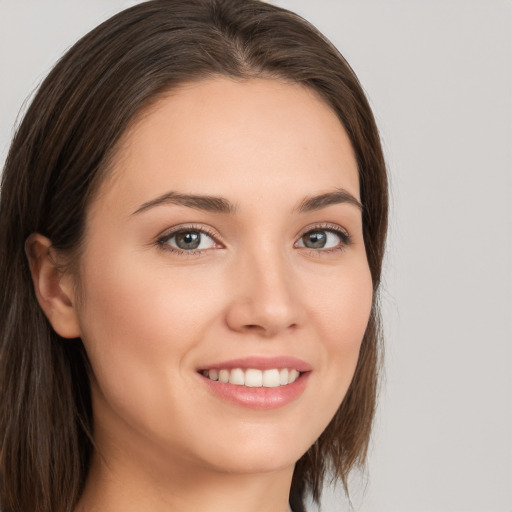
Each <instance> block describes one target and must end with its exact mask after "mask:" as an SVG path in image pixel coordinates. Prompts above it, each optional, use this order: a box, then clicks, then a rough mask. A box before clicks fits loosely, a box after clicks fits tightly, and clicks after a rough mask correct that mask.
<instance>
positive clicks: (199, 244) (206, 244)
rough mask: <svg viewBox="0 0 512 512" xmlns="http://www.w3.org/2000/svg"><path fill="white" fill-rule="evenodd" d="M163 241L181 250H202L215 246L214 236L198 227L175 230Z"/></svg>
mask: <svg viewBox="0 0 512 512" xmlns="http://www.w3.org/2000/svg"><path fill="white" fill-rule="evenodd" d="M163 242H164V243H166V244H168V245H170V246H171V247H174V248H175V249H179V250H180V251H196V250H197V251H201V250H204V249H211V248H213V247H215V241H214V240H213V238H212V237H211V236H209V235H207V234H206V233H204V232H203V231H199V230H197V229H186V230H182V231H178V232H175V233H173V234H172V235H171V236H169V237H167V238H166V239H165V240H164V241H163Z"/></svg>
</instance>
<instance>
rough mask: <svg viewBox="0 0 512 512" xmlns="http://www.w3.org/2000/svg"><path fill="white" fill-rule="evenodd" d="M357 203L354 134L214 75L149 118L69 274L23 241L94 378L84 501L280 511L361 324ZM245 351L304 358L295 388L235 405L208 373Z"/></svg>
mask: <svg viewBox="0 0 512 512" xmlns="http://www.w3.org/2000/svg"><path fill="white" fill-rule="evenodd" d="M191 196H193V197H192V198H191ZM204 196H208V199H207V200H206V201H205V200H204ZM212 196H213V197H214V198H215V199H214V200H212ZM315 197H316V198H321V199H316V200H315V199H312V198H315ZM359 200H360V197H359V182H358V173H357V165H356V162H355V159H354V155H353V151H352V148H351V145H350V142H349V139H348V137H347V134H346V133H345V130H344V129H343V127H342V125H341V124H340V122H339V121H338V119H337V117H336V115H335V114H334V113H333V111H332V110H331V109H330V108H329V107H328V106H327V105H326V104H325V103H324V102H323V101H322V100H321V99H319V98H318V97H317V96H316V95H315V94H314V93H313V92H311V91H309V90H307V89H305V88H303V87H301V86H299V85H293V84H287V83H283V82H280V81H277V80H263V79H253V80H249V81H233V80H228V79H225V78H216V79H210V80H207V81H202V82H199V83H196V84H189V85H186V86H183V87H180V88H179V89H177V90H174V91H172V93H170V94H169V95H168V96H167V97H165V98H163V99H161V100H159V102H158V103H157V104H156V105H154V106H153V107H152V109H151V111H149V112H146V113H145V115H143V116H140V117H139V119H138V120H137V121H136V123H135V124H134V126H132V128H131V129H130V130H129V131H128V132H127V133H126V134H125V135H124V137H123V141H122V145H121V146H120V151H119V153H118V155H117V157H116V161H115V162H114V168H113V171H112V173H111V175H109V177H108V178H107V179H106V180H105V181H104V182H103V183H102V184H101V186H100V190H99V193H98V194H97V196H96V198H95V199H94V200H93V202H92V204H91V205H90V208H89V211H88V217H87V226H86V238H85V240H86V243H85V247H84V251H83V254H82V256H81V261H80V270H79V273H78V275H72V274H71V273H68V274H65V275H64V276H58V274H57V272H56V271H55V268H54V267H53V264H52V261H53V259H51V258H48V255H49V253H50V252H51V248H50V242H49V240H47V239H45V238H44V237H42V236H40V235H34V236H33V237H32V238H31V240H30V242H29V245H28V252H29V254H31V257H32V273H33V277H34V282H35V284H36V292H37V294H38V297H39V301H40V303H41V305H42V307H43V309H44V310H45V312H46V314H47V316H48V318H49V319H50V321H51V323H52V325H53V327H54V328H55V330H56V331H57V332H59V334H61V335H62V336H64V337H69V338H71V337H77V336H80V337H81V338H82V340H83V342H84V344H85V347H86V349H87V352H88V355H89V358H90V361H91V365H92V368H93V372H94V375H92V376H91V387H92V396H93V410H94V428H95V442H96V446H97V451H96V453H95V455H94V460H93V465H92V468H91V471H90V475H89V478H88V481H87V485H86V489H85V493H84V495H83V496H82V499H81V501H80V503H79V504H78V507H77V508H76V512H96V511H97V512H100V511H101V512H118V511H120V510H122V511H123V512H140V511H154V512H163V511H166V512H168V511H180V512H192V511H193V512H197V511H199V510H201V511H209V512H221V511H222V512H225V511H237V512H286V511H287V510H288V493H289V489H290V483H291V478H292V474H293V468H294V464H295V462H296V461H297V460H298V459H299V458H300V456H301V455H302V454H303V453H304V452H305V451H306V450H307V449H308V448H309V447H310V446H311V444H312V443H313V442H314V441H315V440H316V439H317V437H318V436H319V435H320V434H321V432H322V431H323V430H324V429H325V427H326V426H327V424H328V423H329V421H330V419H331V418H332V416H333V415H334V413H335V412H336V410H337V408H338V407H339V405H340V403H341V401H342V400H343V397H344V396H345V393H346V391H347V388H348V386H349V384H350V381H351V379H352V377H353V373H354V369H355V366H356V363H357V358H358V355H359V348H360V344H361V340H362V338H363V334H364V331H365V328H366V325H367V322H368V317H369V313H370V308H371V301H372V283H371V276H370V271H369V268H368V263H367V259H366V252H365V247H364V242H363V235H362V219H361V210H360V207H359V206H358V201H359ZM52 256H53V258H56V259H58V258H59V255H58V254H53V255H52ZM78 282H80V288H81V293H82V295H81V300H80V301H78V300H77V298H78V297H77V294H76V290H77V287H76V285H77V283H78ZM248 357H252V358H257V360H258V361H260V360H262V361H266V360H270V361H274V360H275V361H278V360H281V359H283V358H292V357H293V358H295V359H297V360H300V361H302V362H303V363H304V365H305V367H307V370H306V371H304V369H303V371H301V372H300V377H299V378H298V379H299V380H298V381H297V382H300V383H302V384H301V385H302V387H300V386H299V385H298V384H297V383H292V384H291V386H292V388H288V389H295V388H296V389H297V390H298V391H296V392H295V394H290V395H289V396H288V395H286V396H285V394H279V393H280V391H272V389H274V388H269V391H268V393H267V391H265V392H262V393H261V394H260V395H261V396H263V395H264V399H262V400H261V401H260V402H258V404H259V405H258V407H256V406H251V405H247V404H245V405H244V403H241V402H243V401H244V400H246V398H247V397H249V398H250V399H252V397H254V396H256V395H257V392H256V393H255V392H254V391H253V390H252V391H251V390H248V388H247V387H245V390H244V387H238V388H237V389H236V390H235V392H234V395H233V396H234V397H235V398H234V399H231V398H229V399H226V397H225V396H223V395H222V394H219V393H218V392H217V391H216V390H217V389H221V388H222V389H226V387H229V386H235V385H236V384H229V383H227V384H224V387H222V386H220V384H219V382H213V384H212V379H210V378H209V377H207V376H205V370H208V369H209V368H213V367H214V366H215V367H220V368H221V367H222V365H223V364H224V365H226V364H227V363H226V361H231V360H233V359H238V358H248ZM279 358H281V359H279ZM283 360H284V359H283ZM279 364H280V363H279ZM290 364H291V363H290ZM275 365H276V366H278V363H277V362H276V363H275ZM283 365H284V366H286V365H288V363H283V364H282V365H281V366H283ZM247 366H250V367H252V366H251V365H250V364H248V365H247ZM243 369H244V368H242V370H243ZM245 369H247V368H245ZM278 369H282V368H278ZM306 377H307V378H306ZM300 379H302V380H300ZM286 385H290V384H286ZM215 386H217V387H218V388H217V387H215ZM293 386H295V388H293ZM229 389H231V390H233V388H229ZM229 389H228V395H229V393H231V391H229ZM275 389H279V388H275ZM281 391H282V389H281ZM244 393H245V394H244ZM251 393H253V394H251ZM265 393H266V394H265ZM260 395H258V396H260ZM229 396H230V397H231V395H229ZM269 397H270V398H269ZM283 397H284V398H283ZM290 397H291V398H290ZM267 398H268V400H267ZM274 398H275V400H274ZM258 400H259V398H258ZM272 400H274V401H272ZM276 404H277V405H276Z"/></svg>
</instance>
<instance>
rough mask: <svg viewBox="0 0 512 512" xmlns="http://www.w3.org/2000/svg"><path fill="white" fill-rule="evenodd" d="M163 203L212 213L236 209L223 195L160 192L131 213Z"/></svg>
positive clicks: (232, 211) (134, 213) (229, 211)
mask: <svg viewBox="0 0 512 512" xmlns="http://www.w3.org/2000/svg"><path fill="white" fill-rule="evenodd" d="M165 204H175V205H178V206H186V207H187V208H194V209H196V210H205V211H207V212H214V213H234V212H235V211H236V206H235V205H234V204H232V203H230V202H229V201H228V200H227V199H224V198H223V197H217V196H204V195H196V194H179V193H177V192H167V193H166V194H162V195H161V196H159V197H157V198H156V199H152V200H151V201H147V202H146V203H144V204H143V205H142V206H140V208H138V209H137V210H135V211H134V212H133V214H132V215H136V214H137V213H141V212H144V211H146V210H149V209H150V208H154V207H155V206H161V205H165Z"/></svg>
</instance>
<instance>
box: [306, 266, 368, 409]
mask: <svg viewBox="0 0 512 512" xmlns="http://www.w3.org/2000/svg"><path fill="white" fill-rule="evenodd" d="M351 268H352V270H351V271H350V272H344V273H343V275H340V277H339V278H338V279H336V280H335V281H334V280H333V281H332V282H336V286H331V287H329V293H324V294H318V295H317V296H316V297H315V298H314V300H313V302H314V304H315V311H316V315H317V318H318V320H317V325H319V326H321V327H320V329H321V333H320V335H321V338H322V340H323V345H324V348H325V351H324V362H325V364H326V366H328V367H329V369H330V373H329V375H330V379H331V381H332V386H333V389H334V390H339V392H337V391H335V393H336V392H337V393H338V400H339V401H340V402H341V400H342V399H343V396H344V394H345V392H346V390H347V389H348V386H349V384H350V382H351V380H352V377H353V375H354V371H355V367H356V365H357V361H358V357H359V350H360V348H361V342H362V340H363V337H364V334H365V331H366V327H367V325H368V320H369V317H370V313H371V308H372V301H373V285H372V280H371V274H370V271H369V268H368V266H367V264H366V263H365V262H364V261H362V262H361V264H358V265H357V266H354V267H351Z"/></svg>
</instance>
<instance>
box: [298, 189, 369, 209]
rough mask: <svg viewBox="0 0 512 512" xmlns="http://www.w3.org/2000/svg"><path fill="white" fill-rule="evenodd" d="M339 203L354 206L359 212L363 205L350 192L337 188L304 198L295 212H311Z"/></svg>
mask: <svg viewBox="0 0 512 512" xmlns="http://www.w3.org/2000/svg"><path fill="white" fill-rule="evenodd" d="M340 203H348V204H351V205H354V206H356V207H357V208H358V209H359V210H362V209H363V205H362V204H361V203H360V202H359V201H358V200H357V199H356V198H355V197H354V196H353V195H352V194H351V193H350V192H348V191H347V190H345V189H343V188H337V189H336V190H335V191H334V192H327V193H325V194H320V195H318V196H313V197H306V199H304V200H303V201H302V202H301V203H300V205H299V206H298V208H297V211H298V212H299V213H305V212H311V211H314V210H320V209H322V208H326V207H327V206H330V205H333V204H340Z"/></svg>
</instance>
